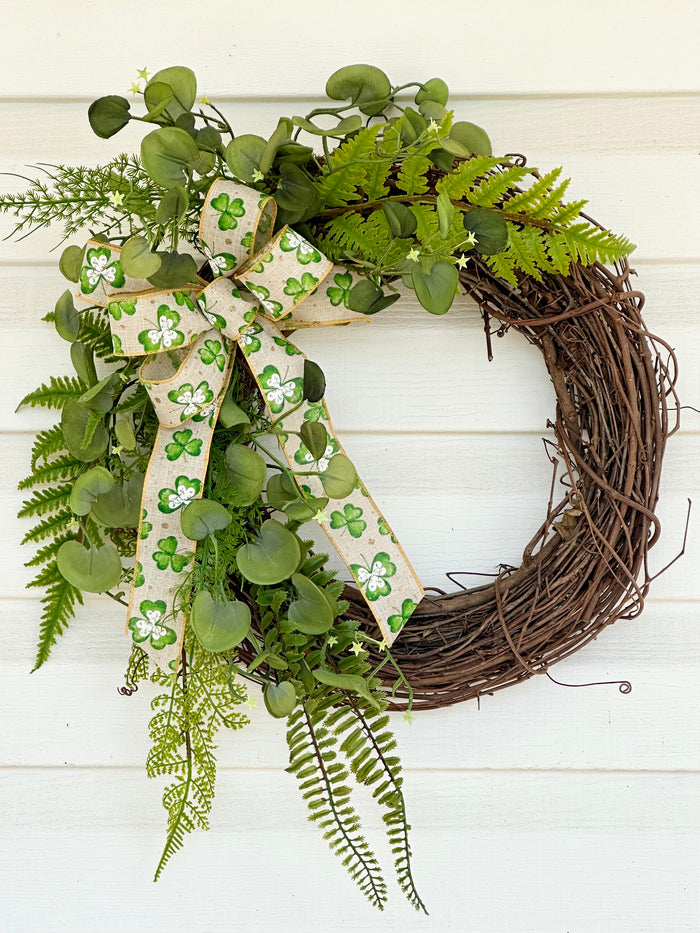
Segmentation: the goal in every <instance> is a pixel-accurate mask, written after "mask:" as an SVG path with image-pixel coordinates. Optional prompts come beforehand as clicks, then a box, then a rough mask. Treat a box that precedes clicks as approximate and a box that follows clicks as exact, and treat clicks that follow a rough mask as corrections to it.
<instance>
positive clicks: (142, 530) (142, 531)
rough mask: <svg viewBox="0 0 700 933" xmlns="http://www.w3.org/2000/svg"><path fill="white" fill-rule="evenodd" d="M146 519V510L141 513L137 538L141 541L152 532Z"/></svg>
mask: <svg viewBox="0 0 700 933" xmlns="http://www.w3.org/2000/svg"><path fill="white" fill-rule="evenodd" d="M168 459H169V458H168ZM147 519H148V512H147V511H146V509H144V510H143V511H142V513H141V524H140V525H139V538H140V539H141V540H142V541H145V540H146V538H147V537H148V536H149V534H150V533H151V531H152V530H153V525H152V524H151V523H150V522H149V521H147Z"/></svg>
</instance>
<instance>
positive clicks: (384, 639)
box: [379, 638, 389, 651]
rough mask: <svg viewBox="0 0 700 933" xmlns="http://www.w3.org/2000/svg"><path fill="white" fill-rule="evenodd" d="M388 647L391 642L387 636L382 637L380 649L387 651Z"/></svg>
mask: <svg viewBox="0 0 700 933" xmlns="http://www.w3.org/2000/svg"><path fill="white" fill-rule="evenodd" d="M388 647H389V643H388V642H387V640H386V638H382V640H381V641H380V642H379V650H380V651H386V649H387V648H388Z"/></svg>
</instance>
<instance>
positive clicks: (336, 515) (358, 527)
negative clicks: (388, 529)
mask: <svg viewBox="0 0 700 933" xmlns="http://www.w3.org/2000/svg"><path fill="white" fill-rule="evenodd" d="M366 527H367V522H366V521H365V520H364V519H363V518H362V509H361V508H360V507H359V506H358V505H351V504H350V503H348V504H347V505H345V506H343V511H342V512H331V528H347V530H348V531H349V532H350V534H351V535H352V537H353V538H361V537H362V532H363V531H364V530H365V528H366Z"/></svg>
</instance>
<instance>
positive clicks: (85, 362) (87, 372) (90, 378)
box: [70, 340, 97, 386]
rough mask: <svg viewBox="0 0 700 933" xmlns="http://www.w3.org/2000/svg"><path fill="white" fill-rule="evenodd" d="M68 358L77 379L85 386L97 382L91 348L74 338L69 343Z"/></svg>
mask: <svg viewBox="0 0 700 933" xmlns="http://www.w3.org/2000/svg"><path fill="white" fill-rule="evenodd" d="M70 358H71V362H72V364H73V368H74V369H75V371H76V373H77V374H78V379H80V381H81V382H82V383H84V384H85V385H86V386H92V385H95V383H96V382H97V371H96V370H95V356H94V354H93V352H92V350H91V349H90V348H89V347H87V346H85V344H84V343H81V342H80V341H79V340H76V341H75V342H74V343H73V344H71V348H70Z"/></svg>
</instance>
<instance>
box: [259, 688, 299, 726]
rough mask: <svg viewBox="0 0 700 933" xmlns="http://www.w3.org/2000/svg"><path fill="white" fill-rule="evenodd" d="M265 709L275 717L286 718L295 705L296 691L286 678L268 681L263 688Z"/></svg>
mask: <svg viewBox="0 0 700 933" xmlns="http://www.w3.org/2000/svg"><path fill="white" fill-rule="evenodd" d="M263 700H264V702H265V709H266V710H267V711H268V713H269V714H270V715H271V716H274V717H275V719H286V718H287V716H289V715H290V713H291V712H292V711H293V709H294V707H295V706H296V705H297V692H296V690H295V689H294V685H293V684H291V683H290V682H289V681H288V680H283V681H282V682H281V683H279V684H273V683H268V684H266V686H265V689H264V690H263Z"/></svg>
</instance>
